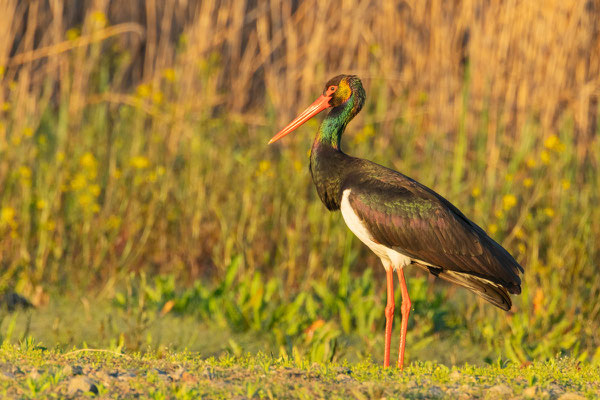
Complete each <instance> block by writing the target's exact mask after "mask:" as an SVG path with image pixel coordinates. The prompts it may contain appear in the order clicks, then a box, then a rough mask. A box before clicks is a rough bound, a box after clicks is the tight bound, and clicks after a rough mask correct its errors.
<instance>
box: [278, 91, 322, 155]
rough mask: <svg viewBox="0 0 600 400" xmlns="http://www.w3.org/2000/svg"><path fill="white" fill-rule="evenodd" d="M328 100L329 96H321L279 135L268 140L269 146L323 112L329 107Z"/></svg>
mask: <svg viewBox="0 0 600 400" xmlns="http://www.w3.org/2000/svg"><path fill="white" fill-rule="evenodd" d="M329 100H331V96H325V95H321V96H320V97H319V98H318V99H317V100H315V102H314V103H312V104H311V105H310V106H308V108H307V109H306V110H304V111H302V113H301V114H300V115H298V116H297V117H296V118H295V119H294V120H293V121H292V122H290V123H289V124H288V125H287V126H286V127H285V128H283V129H282V130H281V131H279V133H278V134H277V135H275V136H273V137H272V138H271V140H269V144H271V143H273V142H276V141H278V140H279V139H281V138H282V137H284V136H285V135H287V134H288V133H291V132H292V131H293V130H294V129H296V128H298V127H299V126H300V125H302V124H303V123H305V122H306V121H308V120H309V119H311V118H312V117H314V116H315V115H317V114H318V113H320V112H321V111H323V110H325V109H326V108H329V107H331V105H330V104H329Z"/></svg>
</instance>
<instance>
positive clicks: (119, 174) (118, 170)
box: [112, 168, 122, 179]
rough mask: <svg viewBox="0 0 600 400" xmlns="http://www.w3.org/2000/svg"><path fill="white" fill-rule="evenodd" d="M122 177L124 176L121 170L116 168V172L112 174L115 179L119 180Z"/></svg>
mask: <svg viewBox="0 0 600 400" xmlns="http://www.w3.org/2000/svg"><path fill="white" fill-rule="evenodd" d="M121 175H122V173H121V170H120V169H119V168H115V171H114V172H113V174H112V176H113V178H115V179H119V178H120V177H121Z"/></svg>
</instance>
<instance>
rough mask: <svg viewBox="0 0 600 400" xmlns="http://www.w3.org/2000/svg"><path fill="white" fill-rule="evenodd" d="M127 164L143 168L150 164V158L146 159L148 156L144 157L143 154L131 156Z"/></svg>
mask: <svg viewBox="0 0 600 400" xmlns="http://www.w3.org/2000/svg"><path fill="white" fill-rule="evenodd" d="M129 164H130V165H131V166H132V167H133V168H136V169H144V168H148V166H149V165H150V160H148V158H146V157H144V156H135V157H132V158H131V160H130V161H129Z"/></svg>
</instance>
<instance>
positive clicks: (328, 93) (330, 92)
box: [326, 85, 338, 96]
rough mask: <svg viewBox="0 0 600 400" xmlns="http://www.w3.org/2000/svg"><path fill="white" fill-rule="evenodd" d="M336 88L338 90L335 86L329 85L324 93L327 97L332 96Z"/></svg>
mask: <svg viewBox="0 0 600 400" xmlns="http://www.w3.org/2000/svg"><path fill="white" fill-rule="evenodd" d="M337 88H338V87H337V86H335V85H331V86H329V87H328V88H327V91H326V93H327V95H328V96H329V95H332V94H333V93H334V92H335V91H336V90H337Z"/></svg>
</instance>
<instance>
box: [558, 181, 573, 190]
mask: <svg viewBox="0 0 600 400" xmlns="http://www.w3.org/2000/svg"><path fill="white" fill-rule="evenodd" d="M560 183H561V185H562V188H563V189H565V190H568V189H569V188H570V187H571V182H569V181H568V180H567V179H563V180H561V181H560Z"/></svg>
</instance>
